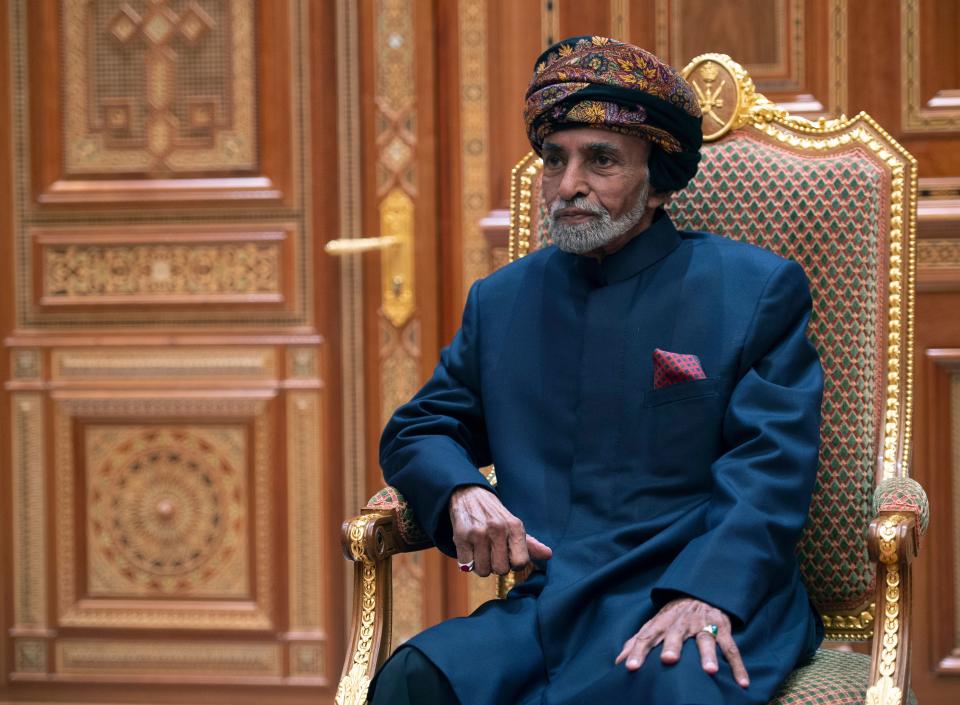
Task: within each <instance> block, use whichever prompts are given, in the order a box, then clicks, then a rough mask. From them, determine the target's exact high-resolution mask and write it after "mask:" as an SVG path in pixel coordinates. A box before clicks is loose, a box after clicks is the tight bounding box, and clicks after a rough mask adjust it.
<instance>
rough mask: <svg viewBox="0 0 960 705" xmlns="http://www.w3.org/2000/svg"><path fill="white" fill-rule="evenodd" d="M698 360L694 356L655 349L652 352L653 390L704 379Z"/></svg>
mask: <svg viewBox="0 0 960 705" xmlns="http://www.w3.org/2000/svg"><path fill="white" fill-rule="evenodd" d="M706 378H707V376H706V375H705V374H703V368H702V367H700V358H699V357H697V356H696V355H684V354H682V353H675V352H669V351H667V350H661V349H660V348H657V349H656V350H654V351H653V388H654V389H660V388H662V387H669V386H670V385H671V384H677V383H678V382H689V381H691V380H695V379H706Z"/></svg>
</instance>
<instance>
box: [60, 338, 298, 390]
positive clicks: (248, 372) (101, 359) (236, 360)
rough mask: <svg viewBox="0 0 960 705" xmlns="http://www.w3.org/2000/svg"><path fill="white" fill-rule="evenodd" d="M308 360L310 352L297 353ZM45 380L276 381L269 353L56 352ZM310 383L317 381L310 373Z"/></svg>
mask: <svg viewBox="0 0 960 705" xmlns="http://www.w3.org/2000/svg"><path fill="white" fill-rule="evenodd" d="M299 350H300V351H302V352H303V353H304V354H306V355H308V356H312V355H314V351H313V350H311V349H309V348H301V349H299ZM50 358H51V368H52V369H51V371H50V377H51V379H53V380H57V381H71V382H77V381H90V380H98V381H102V382H106V381H122V380H129V379H130V378H131V377H132V378H135V379H137V380H138V381H140V383H143V382H144V381H150V382H154V381H161V380H163V381H179V382H182V381H183V380H189V379H200V380H204V381H206V382H209V381H210V380H218V381H220V380H228V381H229V380H237V381H239V380H248V381H267V380H272V379H275V378H276V375H277V370H276V353H275V351H274V349H273V348H269V347H225V346H205V347H182V348H173V349H165V350H155V351H154V350H150V349H149V348H147V349H144V348H123V347H121V348H107V349H90V348H58V349H55V350H53V351H52V352H51V355H50ZM309 376H310V377H315V376H316V371H315V370H314V371H313V373H312V374H311V375H309Z"/></svg>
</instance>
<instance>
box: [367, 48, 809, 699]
mask: <svg viewBox="0 0 960 705" xmlns="http://www.w3.org/2000/svg"><path fill="white" fill-rule="evenodd" d="M525 118H526V124H527V129H528V133H529V137H530V141H531V143H532V144H533V147H534V149H535V150H537V152H539V153H540V154H541V155H542V157H543V162H544V168H543V186H542V187H543V198H544V202H545V203H546V204H547V205H548V207H549V223H548V227H549V233H550V236H551V239H552V241H553V245H552V246H550V247H545V248H542V249H540V250H537V251H536V252H534V253H532V254H530V255H528V256H527V257H524V258H522V259H521V260H519V261H517V262H514V263H513V264H510V265H508V266H506V267H504V268H502V269H500V270H499V271H497V272H495V273H493V274H492V275H490V276H489V277H487V278H486V279H483V280H481V281H478V282H477V283H476V284H474V286H473V288H472V289H471V291H470V294H469V296H468V299H467V304H466V309H465V311H464V314H463V323H462V326H461V329H460V331H459V332H458V333H457V335H456V337H455V338H454V340H453V342H452V343H451V344H450V346H449V347H448V348H446V349H445V350H444V351H443V353H442V355H441V360H440V364H439V365H438V366H437V369H436V371H435V372H434V375H433V377H432V378H431V379H430V381H429V382H428V383H427V384H426V386H424V387H423V389H422V390H420V392H418V393H417V395H416V396H415V397H414V398H413V399H412V400H411V401H410V402H409V403H407V404H405V405H404V406H402V407H401V408H400V409H398V410H397V412H396V414H395V416H394V417H393V418H392V420H391V421H390V423H389V424H388V426H387V428H386V430H385V432H384V435H383V440H382V446H381V461H382V465H383V469H384V475H385V477H386V480H387V481H388V482H389V483H391V484H392V485H394V486H396V487H397V488H398V489H399V490H400V492H402V493H403V495H404V496H405V497H406V498H407V499H408V500H409V502H410V504H411V506H412V507H413V510H414V512H415V513H416V516H417V518H418V520H419V521H420V523H421V525H422V526H423V527H424V529H425V530H426V531H427V533H428V534H429V535H430V536H431V537H432V538H433V540H434V542H435V543H436V545H437V546H438V547H439V548H440V549H441V550H442V551H444V552H446V553H447V554H449V555H451V556H453V555H455V556H456V557H457V560H458V561H459V562H460V564H461V566H462V567H463V568H464V569H466V570H475V571H476V572H477V574H478V575H488V574H490V573H491V572H492V573H498V574H504V573H506V572H507V571H508V570H509V569H510V568H511V567H514V568H518V567H521V566H524V565H526V564H528V563H530V562H532V563H533V565H534V567H535V570H534V572H533V574H532V576H531V577H530V578H529V579H528V580H527V581H526V582H524V583H523V584H521V585H519V586H518V587H516V588H514V589H513V590H512V591H511V592H510V594H509V595H508V596H507V599H505V600H494V601H491V602H488V603H486V604H485V605H483V606H481V607H480V608H479V609H478V610H477V611H476V612H474V613H473V614H472V615H470V616H469V617H465V618H459V619H453V620H449V621H447V622H444V623H442V624H439V625H437V626H435V627H433V628H431V629H428V630H426V631H425V632H423V633H422V634H419V635H418V636H416V637H414V638H413V639H411V640H410V641H409V642H407V643H406V644H404V645H403V646H402V647H401V648H400V649H399V650H398V651H397V652H396V653H395V654H394V656H393V657H392V658H391V659H390V660H389V661H388V662H387V663H386V665H385V666H384V668H383V669H381V671H380V673H379V674H378V676H377V678H376V680H375V682H374V684H373V693H374V695H373V702H374V703H375V704H379V703H407V702H409V703H456V702H460V703H463V705H494V703H496V704H497V705H502V704H509V705H527V704H530V705H532V704H534V703H538V704H539V703H546V704H549V705H568V704H569V705H574V704H580V703H605V702H624V703H638V704H639V703H643V704H644V705H694V704H698V705H714V704H716V705H721V704H723V703H726V704H731V703H766V702H768V701H769V699H770V698H771V697H772V696H773V694H774V693H775V691H776V689H777V687H778V686H779V685H780V683H781V682H782V681H783V680H784V679H785V678H786V676H787V675H788V674H789V673H790V672H791V670H792V669H793V668H794V667H795V666H796V665H797V664H798V663H799V662H801V661H802V660H804V659H805V658H808V657H809V656H811V655H812V654H813V652H814V651H815V649H816V647H817V646H818V644H819V643H820V641H821V639H822V634H823V630H822V625H821V624H820V620H819V618H818V617H817V615H816V613H815V612H814V610H813V608H812V607H811V606H810V603H809V600H808V598H807V593H806V590H805V589H804V586H803V584H802V583H801V580H800V573H799V569H798V565H797V560H796V558H795V556H794V548H795V545H796V542H797V539H798V537H799V535H800V531H801V528H802V527H803V524H804V521H805V519H806V514H807V509H808V505H809V502H810V497H811V493H812V489H813V485H814V478H815V475H816V470H817V456H818V445H819V427H820V400H821V394H822V384H823V382H822V372H821V368H820V363H819V360H818V357H817V353H816V350H815V349H814V347H813V346H812V345H811V344H810V342H809V341H808V340H807V338H806V327H807V320H808V318H809V315H810V310H811V301H810V294H809V291H808V285H807V280H806V277H805V276H804V273H803V270H802V269H801V267H800V266H799V265H797V264H796V263H794V262H791V261H788V260H784V259H782V258H780V257H778V256H776V255H774V254H772V253H770V252H767V251H765V250H762V249H758V248H756V247H752V246H750V245H746V244H743V243H739V242H735V241H732V240H728V239H725V238H723V237H720V236H717V235H712V234H708V233H701V232H678V231H677V230H676V229H675V228H674V227H673V224H672V223H671V221H670V218H669V217H668V216H667V214H666V212H665V211H664V210H663V208H662V206H663V205H664V203H665V202H666V201H667V200H668V199H669V197H670V195H671V193H673V192H675V191H678V190H679V189H682V188H684V187H685V186H686V184H687V182H688V181H689V180H690V179H691V178H692V177H693V176H694V174H695V173H696V170H697V164H698V161H699V149H700V145H701V141H702V133H701V116H700V109H699V106H698V103H697V100H696V98H695V97H694V94H693V92H692V91H691V89H690V86H689V85H688V84H687V83H686V82H685V81H684V80H683V78H682V77H681V76H680V75H679V74H678V73H677V72H676V71H675V70H674V69H672V68H670V67H669V66H667V65H665V64H664V63H663V62H661V61H660V60H659V59H657V57H655V56H653V55H652V54H650V53H648V52H646V51H644V50H642V49H639V48H637V47H635V46H632V45H630V44H625V43H621V42H617V41H614V40H609V39H604V38H600V37H593V38H590V37H575V38H572V39H568V40H566V41H563V42H560V43H559V44H557V45H555V46H553V47H551V48H550V49H549V50H548V51H547V52H546V53H545V54H544V55H542V56H541V57H540V58H539V59H538V61H537V65H536V71H535V73H534V76H533V81H532V83H531V85H530V88H529V90H528V92H527V101H526V107H525ZM744 207H745V208H749V207H750V204H749V201H746V200H745V201H744ZM491 463H494V464H495V465H496V470H497V478H498V482H497V486H496V488H492V487H491V486H490V485H489V484H487V483H486V482H485V480H484V479H483V476H482V475H481V474H480V473H479V472H478V471H477V468H478V467H481V466H485V465H488V464H491ZM534 537H536V538H534Z"/></svg>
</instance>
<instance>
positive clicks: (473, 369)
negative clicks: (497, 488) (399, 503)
mask: <svg viewBox="0 0 960 705" xmlns="http://www.w3.org/2000/svg"><path fill="white" fill-rule="evenodd" d="M479 290H480V282H476V283H475V284H474V285H473V286H472V287H471V289H470V293H469V295H468V296H467V305H466V308H465V310H464V313H463V321H462V323H461V326H460V330H459V331H458V332H457V334H456V336H455V337H454V339H453V341H452V342H451V343H450V345H449V346H447V347H446V348H444V349H443V350H442V351H441V352H440V362H439V363H438V364H437V367H436V369H435V370H434V372H433V376H432V377H431V378H430V380H429V381H428V382H427V383H426V385H424V387H423V388H422V389H421V390H420V391H419V392H417V394H416V395H415V396H414V397H413V399H411V400H410V401H409V402H407V403H406V404H404V405H403V406H401V407H400V408H399V409H397V411H396V412H395V413H394V415H393V417H392V418H391V419H390V421H389V422H388V423H387V426H386V428H385V429H384V432H383V436H382V437H381V439H380V464H381V466H382V468H383V476H384V478H385V479H386V481H387V482H388V483H390V484H391V485H393V486H394V487H396V488H397V489H398V490H399V491H400V493H401V494H403V496H404V497H405V498H406V499H407V501H408V502H409V503H410V506H411V508H412V509H413V512H414V515H415V516H416V518H417V521H418V522H419V523H420V525H421V527H422V528H423V529H424V531H426V533H427V535H428V536H430V538H431V539H432V540H433V542H434V543H435V544H436V545H437V547H438V548H439V549H440V550H442V551H443V552H444V553H446V554H448V555H451V556H454V555H456V549H455V548H454V546H453V541H452V529H451V526H450V516H449V511H448V507H449V504H450V495H451V494H453V491H454V490H455V489H457V488H458V487H463V486H466V485H477V486H480V487H486V488H488V489H492V488H491V486H490V484H489V483H488V482H487V481H486V480H485V479H484V477H483V475H482V474H481V473H480V472H478V470H477V468H479V467H483V466H485V465H489V464H490V462H491V459H490V449H489V445H488V443H487V429H486V425H485V423H484V418H483V406H482V404H481V401H480V392H479V390H480V373H479V369H480V365H479V359H478V358H479V354H480V350H479V340H480V326H479V310H478V309H479V301H478V300H479V296H480V294H479Z"/></svg>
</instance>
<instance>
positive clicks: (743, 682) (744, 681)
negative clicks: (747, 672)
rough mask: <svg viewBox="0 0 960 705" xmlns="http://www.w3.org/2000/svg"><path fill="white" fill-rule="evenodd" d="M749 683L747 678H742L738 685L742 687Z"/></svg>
mask: <svg viewBox="0 0 960 705" xmlns="http://www.w3.org/2000/svg"><path fill="white" fill-rule="evenodd" d="M749 685H750V681H747V680H742V681H740V686H741V687H742V688H746V687H747V686H749Z"/></svg>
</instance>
